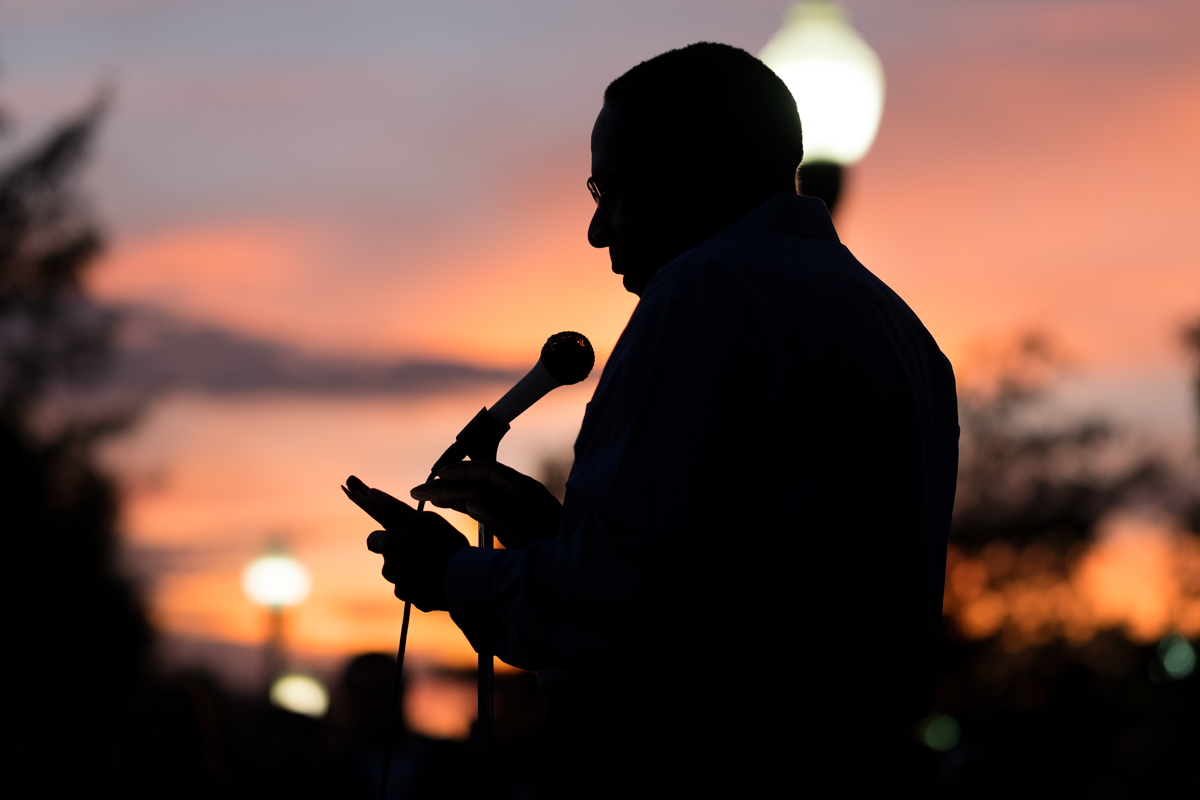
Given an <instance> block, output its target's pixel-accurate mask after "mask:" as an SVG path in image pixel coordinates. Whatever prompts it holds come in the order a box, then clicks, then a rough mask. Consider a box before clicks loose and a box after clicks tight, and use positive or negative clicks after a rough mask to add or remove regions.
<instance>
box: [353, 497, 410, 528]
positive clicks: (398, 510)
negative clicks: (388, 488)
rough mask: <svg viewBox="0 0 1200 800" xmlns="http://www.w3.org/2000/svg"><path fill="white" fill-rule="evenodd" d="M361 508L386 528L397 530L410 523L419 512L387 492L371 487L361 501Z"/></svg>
mask: <svg viewBox="0 0 1200 800" xmlns="http://www.w3.org/2000/svg"><path fill="white" fill-rule="evenodd" d="M362 510H363V511H366V512H367V513H368V514H370V515H371V518H372V519H374V520H375V521H376V522H378V523H379V524H380V525H382V526H383V527H385V528H387V529H388V530H397V529H400V528H403V527H404V526H405V525H411V524H412V522H413V520H414V518H415V517H416V516H418V514H419V512H418V511H417V510H416V509H415V508H413V507H412V506H410V505H408V504H407V503H405V502H404V501H402V500H397V499H396V498H394V497H392V496H391V495H390V494H388V493H387V492H381V491H379V490H378V489H371V490H370V492H369V493H368V494H367V496H366V498H365V500H364V502H363V503H362Z"/></svg>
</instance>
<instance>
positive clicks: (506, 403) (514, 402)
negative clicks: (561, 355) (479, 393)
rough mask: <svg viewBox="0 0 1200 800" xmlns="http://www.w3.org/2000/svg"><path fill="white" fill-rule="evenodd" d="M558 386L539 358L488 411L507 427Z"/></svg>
mask: <svg viewBox="0 0 1200 800" xmlns="http://www.w3.org/2000/svg"><path fill="white" fill-rule="evenodd" d="M559 386H562V382H561V381H559V380H557V379H555V377H554V376H553V375H551V374H550V370H548V369H546V365H545V364H543V363H542V360H541V359H540V358H539V359H538V362H537V363H536V364H534V365H533V369H531V370H529V372H527V373H526V374H525V377H524V378H521V380H519V381H517V383H516V385H515V386H513V387H512V388H511V389H509V390H508V391H507V392H505V393H504V397H501V398H500V399H499V400H497V401H496V402H495V403H494V404H493V405H492V407H491V408H490V409H489V410H488V411H489V413H490V414H491V415H492V416H493V417H494V418H495V420H496V421H497V422H499V423H501V424H503V425H507V424H508V423H510V422H512V421H513V420H514V419H516V418H517V417H519V416H521V414H523V413H524V412H525V410H526V409H528V408H529V407H530V406H531V405H533V404H534V403H536V402H537V401H538V400H541V399H542V398H543V397H545V396H546V395H547V394H549V393H550V392H551V391H552V390H554V389H557V388H558V387H559Z"/></svg>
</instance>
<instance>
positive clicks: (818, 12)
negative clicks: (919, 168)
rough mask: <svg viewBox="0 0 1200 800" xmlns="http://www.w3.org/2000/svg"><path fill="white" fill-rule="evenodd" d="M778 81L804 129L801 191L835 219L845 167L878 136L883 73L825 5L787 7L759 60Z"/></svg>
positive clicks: (815, 1)
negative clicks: (788, 94)
mask: <svg viewBox="0 0 1200 800" xmlns="http://www.w3.org/2000/svg"><path fill="white" fill-rule="evenodd" d="M759 58H761V59H762V61H763V63H765V64H766V65H767V66H769V67H770V68H771V69H773V70H775V73H776V74H777V75H779V77H780V78H782V79H783V82H784V83H786V84H787V87H788V89H790V90H791V92H792V97H794V98H795V99H796V108H797V109H798V110H799V112H800V124H801V126H802V127H803V129H804V163H803V164H802V165H801V167H800V184H801V191H802V192H803V193H804V194H806V195H811V196H814V197H820V198H821V199H822V200H824V201H825V205H827V206H829V210H830V211H833V208H834V206H835V205H837V199H838V195H839V194H840V191H841V186H842V177H843V174H844V171H845V168H846V167H849V166H851V165H853V164H856V163H858V161H860V160H861V159H862V157H863V156H864V155H866V153H867V150H868V149H870V147H871V143H872V142H874V141H875V132H876V131H877V130H878V129H879V118H880V116H881V115H882V113H883V67H882V66H881V64H880V63H879V56H877V55H875V51H874V50H872V49H871V47H870V45H868V44H867V43H866V42H864V41H863V40H862V37H861V36H859V35H858V33H857V32H856V31H855V30H854V28H852V27H850V23H849V20H848V19H847V17H846V14H845V12H844V11H842V9H841V8H840V7H839V6H838V5H837V4H836V3H834V2H830V1H829V0H808V2H802V3H797V4H796V5H794V6H792V7H791V8H790V9H789V10H788V12H787V14H786V16H785V18H784V25H783V27H782V28H780V29H779V30H778V31H777V32H776V33H775V35H774V36H772V37H771V40H770V41H769V42H767V46H766V47H764V48H763V49H762V52H761V53H759Z"/></svg>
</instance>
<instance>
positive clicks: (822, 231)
mask: <svg viewBox="0 0 1200 800" xmlns="http://www.w3.org/2000/svg"><path fill="white" fill-rule="evenodd" d="M643 299H644V300H650V301H651V302H655V301H660V302H661V301H676V302H685V303H688V304H690V305H696V306H700V307H705V308H711V309H713V310H714V311H718V312H720V311H723V310H724V311H728V312H732V313H737V312H738V311H739V310H740V311H747V312H751V313H767V314H769V313H771V310H772V309H779V310H780V311H784V312H786V313H789V314H791V313H795V312H797V311H798V310H800V309H801V308H812V307H814V306H822V305H829V304H842V303H847V302H851V303H856V302H862V303H872V304H877V305H884V306H887V307H890V308H892V309H894V310H896V311H898V312H901V313H904V314H906V315H907V314H911V313H912V312H911V311H909V309H908V306H907V305H905V303H904V302H903V301H902V300H901V299H900V298H899V297H898V296H897V295H896V294H895V292H893V291H892V290H891V289H890V288H889V287H888V286H887V285H886V284H884V282H883V281H881V280H880V279H879V278H878V277H876V276H875V275H874V274H872V273H871V272H870V271H869V270H868V269H867V268H866V267H865V266H863V265H862V264H861V263H859V261H858V260H857V259H856V258H855V257H854V256H853V255H852V254H851V252H850V251H849V250H848V249H847V248H846V247H845V246H844V245H843V244H842V243H841V241H840V240H839V239H838V236H837V232H836V230H835V229H834V227H833V222H832V221H831V220H830V218H829V213H828V211H827V210H826V209H825V204H824V203H822V202H821V201H820V200H818V199H816V198H811V197H799V196H795V195H776V196H775V197H772V198H770V199H769V200H767V201H766V202H765V203H763V204H762V205H760V206H759V207H758V208H756V209H755V210H754V211H752V212H750V213H749V214H747V215H746V216H745V217H743V218H742V219H740V220H738V221H737V222H735V223H734V224H732V225H730V226H729V227H727V228H726V229H724V230H723V231H721V232H720V233H718V234H716V235H715V236H713V237H711V238H709V239H708V240H706V241H705V242H703V243H701V244H700V245H698V246H697V247H694V248H692V249H691V250H689V251H688V252H686V253H684V254H683V255H681V256H679V257H678V258H676V259H675V260H674V261H672V262H671V263H670V264H668V265H667V266H665V267H664V268H663V269H662V270H660V272H659V274H658V275H656V276H655V278H654V280H653V281H652V282H651V284H650V286H648V287H647V292H646V294H645V295H644V298H643Z"/></svg>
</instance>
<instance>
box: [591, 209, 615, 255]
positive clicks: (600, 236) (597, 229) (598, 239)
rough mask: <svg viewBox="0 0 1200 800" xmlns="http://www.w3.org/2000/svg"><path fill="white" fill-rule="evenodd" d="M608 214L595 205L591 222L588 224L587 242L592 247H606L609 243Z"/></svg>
mask: <svg viewBox="0 0 1200 800" xmlns="http://www.w3.org/2000/svg"><path fill="white" fill-rule="evenodd" d="M609 238H610V237H609V230H608V214H605V213H604V211H603V209H601V208H600V207H599V206H597V207H596V213H595V214H592V223H591V224H590V225H588V244H590V245H591V246H592V247H608V244H609Z"/></svg>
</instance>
